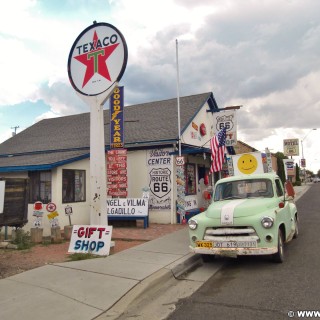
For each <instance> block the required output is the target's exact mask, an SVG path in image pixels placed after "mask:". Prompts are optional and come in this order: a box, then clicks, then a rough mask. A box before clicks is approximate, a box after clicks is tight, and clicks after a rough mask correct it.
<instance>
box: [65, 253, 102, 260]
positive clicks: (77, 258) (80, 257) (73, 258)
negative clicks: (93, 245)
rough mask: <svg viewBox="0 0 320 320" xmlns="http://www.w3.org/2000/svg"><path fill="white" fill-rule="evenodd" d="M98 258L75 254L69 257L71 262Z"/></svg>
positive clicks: (89, 254) (91, 255) (86, 254)
mask: <svg viewBox="0 0 320 320" xmlns="http://www.w3.org/2000/svg"><path fill="white" fill-rule="evenodd" d="M95 258H98V256H96V255H93V254H91V253H73V254H71V255H69V257H68V259H69V261H79V260H87V259H95Z"/></svg>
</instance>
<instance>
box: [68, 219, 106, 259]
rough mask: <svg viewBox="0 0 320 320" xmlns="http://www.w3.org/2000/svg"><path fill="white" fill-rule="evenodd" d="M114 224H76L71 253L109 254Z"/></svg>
mask: <svg viewBox="0 0 320 320" xmlns="http://www.w3.org/2000/svg"><path fill="white" fill-rule="evenodd" d="M111 235H112V226H106V225H74V226H73V228H72V236H71V239H70V244H69V249H68V252H69V253H91V254H95V255H101V256H106V255H109V252H110V245H111Z"/></svg>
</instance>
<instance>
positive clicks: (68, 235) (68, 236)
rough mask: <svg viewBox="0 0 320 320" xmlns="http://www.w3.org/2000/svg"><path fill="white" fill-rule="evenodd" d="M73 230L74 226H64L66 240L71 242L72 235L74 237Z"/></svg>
mask: <svg viewBox="0 0 320 320" xmlns="http://www.w3.org/2000/svg"><path fill="white" fill-rule="evenodd" d="M72 228H73V226H71V225H70V226H64V229H63V230H64V233H63V234H64V236H63V237H64V240H70V239H71V235H72Z"/></svg>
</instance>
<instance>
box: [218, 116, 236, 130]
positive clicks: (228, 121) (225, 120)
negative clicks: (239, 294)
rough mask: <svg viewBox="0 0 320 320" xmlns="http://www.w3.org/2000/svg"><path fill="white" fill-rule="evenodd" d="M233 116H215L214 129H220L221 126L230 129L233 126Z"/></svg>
mask: <svg viewBox="0 0 320 320" xmlns="http://www.w3.org/2000/svg"><path fill="white" fill-rule="evenodd" d="M233 118H234V115H231V114H230V115H225V114H224V115H223V116H218V117H217V118H216V120H217V123H216V129H217V131H220V130H221V129H223V128H226V129H227V131H232V129H233V127H234V123H233Z"/></svg>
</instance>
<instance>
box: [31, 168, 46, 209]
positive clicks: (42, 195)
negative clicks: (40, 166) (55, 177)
mask: <svg viewBox="0 0 320 320" xmlns="http://www.w3.org/2000/svg"><path fill="white" fill-rule="evenodd" d="M29 179H30V183H29V190H30V191H29V203H34V202H36V201H41V202H43V203H49V202H50V201H51V171H29Z"/></svg>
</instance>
